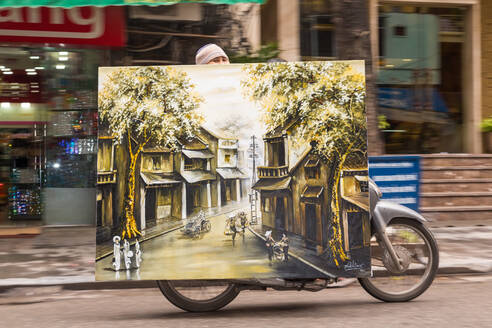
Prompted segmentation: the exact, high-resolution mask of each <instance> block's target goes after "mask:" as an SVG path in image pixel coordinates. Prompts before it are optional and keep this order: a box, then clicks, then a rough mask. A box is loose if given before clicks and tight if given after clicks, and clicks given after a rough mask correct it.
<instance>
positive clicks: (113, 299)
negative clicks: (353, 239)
mask: <svg viewBox="0 0 492 328" xmlns="http://www.w3.org/2000/svg"><path fill="white" fill-rule="evenodd" d="M25 2H26V4H27V3H29V4H33V5H36V1H35V0H30V1H25ZM59 2H60V3H62V2H63V1H59ZM65 2H66V3H69V2H71V1H65ZM103 2H104V1H101V3H103ZM206 2H207V1H205V2H201V3H187V4H174V5H161V6H152V7H151V6H102V7H77V8H72V9H56V8H47V7H43V8H36V7H16V8H12V7H8V5H9V4H10V5H11V4H12V3H13V2H11V1H0V69H1V72H0V206H1V208H0V317H1V318H2V321H1V322H2V325H3V324H4V322H5V323H6V324H5V326H6V327H24V326H31V325H33V324H36V325H37V326H40V327H58V326H59V327H67V326H71V327H82V326H101V327H103V326H110V325H111V326H114V324H115V323H119V322H121V323H122V324H127V323H137V322H138V323H139V324H140V323H141V321H142V322H145V324H146V325H148V326H149V327H152V326H154V325H155V326H157V325H160V323H161V321H160V319H168V320H172V322H173V326H181V325H187V326H188V323H189V322H192V323H193V324H196V325H200V326H206V325H208V326H226V325H227V326H231V325H233V326H238V327H240V326H242V325H244V326H245V325H248V326H249V325H251V322H250V320H249V319H250V314H251V313H252V312H254V313H256V314H259V315H256V318H255V319H257V320H260V321H261V324H262V325H263V324H264V325H282V326H284V327H290V326H294V325H295V326H298V325H299V324H303V325H305V324H306V323H305V320H306V318H308V319H309V320H311V321H309V322H310V323H312V326H320V325H321V324H323V325H327V323H329V324H330V325H331V326H334V327H337V326H342V325H343V326H347V325H355V324H360V325H362V324H363V325H365V326H369V327H371V326H380V325H382V324H383V323H388V322H391V324H390V325H394V324H395V323H396V324H400V323H405V324H406V325H407V326H422V325H424V324H425V325H432V326H436V327H437V326H444V325H446V326H448V327H449V326H454V327H461V326H466V325H472V324H473V323H475V324H474V325H475V326H483V327H485V326H491V325H492V322H490V320H491V319H490V316H489V315H487V314H486V311H484V309H487V308H490V306H491V304H490V300H491V299H492V295H491V294H492V280H491V274H492V119H491V118H490V117H492V101H491V100H492V65H491V64H490V63H491V62H492V47H491V46H492V1H488V0H456V1H449V0H429V1H427V0H422V1H411V0H391V1H384V0H351V1H349V0H345V1H330V0H265V1H263V2H262V1H242V2H241V3H236V4H211V3H206ZM223 2H224V3H225V2H227V1H223ZM230 2H231V3H232V2H237V1H230ZM260 2H262V3H260ZM3 3H6V5H3ZM39 3H42V1H39ZM108 3H109V2H108ZM5 6H7V7H5ZM17 6H18V5H17ZM93 31H99V32H98V33H93ZM41 32H43V33H41ZM207 43H216V44H218V45H220V46H221V47H223V48H224V50H225V51H226V53H227V54H228V55H229V58H230V61H231V62H232V63H247V62H266V61H268V60H271V59H284V60H287V61H310V60H337V59H340V60H350V59H364V60H365V61H366V84H367V97H366V104H367V115H368V134H369V154H370V175H371V177H372V178H373V179H374V180H375V181H376V183H377V184H378V185H380V187H381V189H382V191H383V198H386V199H391V200H393V201H395V202H398V203H400V204H403V205H405V206H408V207H410V208H413V209H415V210H417V211H419V212H420V213H421V214H422V215H424V216H425V217H426V218H428V219H429V220H430V221H431V222H429V224H428V226H429V227H431V230H432V231H433V233H434V234H435V237H436V238H437V240H438V243H439V247H440V256H441V263H440V269H439V278H438V279H437V281H436V283H435V286H433V287H431V289H430V290H429V291H428V292H426V293H425V294H424V295H423V296H422V297H421V298H419V299H417V300H415V301H414V302H411V303H409V304H380V303H377V302H376V301H374V300H373V299H371V298H370V296H368V295H367V294H365V293H364V292H363V291H362V289H361V288H359V287H357V285H356V284H354V285H350V286H349V287H346V288H344V289H335V290H328V291H326V292H325V291H324V292H321V293H318V294H310V293H307V292H303V293H301V294H297V293H295V292H288V293H280V292H279V293H268V294H266V293H263V294H258V293H259V292H246V293H243V294H241V295H240V297H239V299H238V300H237V301H235V302H233V303H232V305H230V306H229V307H228V308H226V309H225V310H224V311H223V312H219V313H217V314H212V315H206V316H189V315H188V314H184V313H182V312H180V311H179V310H177V309H174V308H172V307H171V305H170V304H168V303H167V302H166V301H165V300H164V298H163V297H162V296H161V295H160V294H159V292H158V290H157V289H156V288H155V285H154V283H153V282H152V281H150V282H140V283H139V282H131V283H118V282H112V283H103V284H98V283H95V282H94V266H95V254H96V251H95V241H96V238H98V239H100V240H102V239H105V238H106V239H107V236H112V235H113V234H115V233H118V230H119V228H120V224H121V222H120V218H119V217H116V215H114V213H113V212H112V211H108V210H107V209H108V208H114V206H109V204H108V203H107V202H108V201H109V202H113V201H114V200H113V199H112V197H111V195H112V190H113V188H115V184H114V176H115V174H116V172H115V171H114V169H113V165H112V163H113V161H102V160H100V161H98V157H99V158H103V157H108V156H109V157H110V158H112V156H114V153H112V152H111V151H112V149H113V147H114V146H113V145H112V144H108V145H107V147H100V148H99V152H100V153H99V154H98V147H97V144H98V136H97V88H98V67H100V66H129V65H191V64H194V62H195V58H194V56H195V53H196V51H197V50H198V49H199V48H200V47H201V46H203V45H205V44H207ZM105 142H106V141H105ZM96 185H100V186H104V189H103V192H96V188H95V187H96ZM166 220H167V219H164V220H156V219H155V218H150V219H149V220H148V221H147V222H145V224H144V226H145V227H146V230H145V231H143V232H144V233H146V234H147V235H152V234H162V236H161V237H157V238H156V239H154V240H155V241H158V240H160V239H158V238H161V239H163V240H165V239H166V238H169V236H170V235H169V236H167V235H166V234H163V232H165V231H167V230H166V229H168V227H169V222H167V221H166ZM172 220H173V218H171V217H170V218H168V221H172ZM96 226H97V227H99V229H98V231H103V232H104V234H101V235H98V236H96V228H95V227H96ZM139 226H141V223H139ZM170 233H172V232H170ZM213 233H215V232H213ZM217 233H218V232H217ZM241 242H242V241H241V240H240V241H239V243H241ZM130 287H134V288H137V287H140V289H128V288H130ZM145 287H149V288H145ZM150 287H152V289H151V288H150ZM101 289H104V290H101ZM328 293H330V294H328ZM299 295H301V296H299ZM66 300H70V302H65V301H66ZM12 310H14V311H12ZM32 313H39V316H36V317H34V316H29V314H32ZM354 313H357V314H358V315H357V316H354V315H353V314H354ZM246 314H248V315H246ZM259 316H261V318H258V317H259ZM189 318H191V321H187V320H188V319H189ZM278 318H281V319H278ZM55 319H56V320H55ZM4 320H5V321H4ZM388 320H391V321H388ZM487 320H488V321H487ZM368 322H369V323H368ZM450 322H451V324H450Z"/></svg>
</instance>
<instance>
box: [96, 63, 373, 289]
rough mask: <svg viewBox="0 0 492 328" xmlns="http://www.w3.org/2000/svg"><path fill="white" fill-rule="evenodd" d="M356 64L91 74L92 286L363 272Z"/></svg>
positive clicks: (366, 253)
mask: <svg viewBox="0 0 492 328" xmlns="http://www.w3.org/2000/svg"><path fill="white" fill-rule="evenodd" d="M364 96H365V77H364V62H362V61H334V62H303V63H300V62H299V63H297V62H293V63H288V62H278V63H259V64H230V65H196V66H145V67H103V68H100V69H99V127H98V131H99V136H98V159H97V235H96V242H97V250H96V279H97V280H105V281H109V280H161V279H162V280H190V279H250V278H256V279H259V278H277V277H278V278H289V279H296V278H309V279H311V278H328V277H366V276H369V275H370V237H371V236H370V223H369V215H368V210H369V196H368V167H367V128H366V114H365V113H366V112H365V103H364Z"/></svg>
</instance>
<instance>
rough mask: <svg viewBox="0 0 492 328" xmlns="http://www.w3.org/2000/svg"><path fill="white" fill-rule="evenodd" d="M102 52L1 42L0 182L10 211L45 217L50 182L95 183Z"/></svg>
mask: <svg viewBox="0 0 492 328" xmlns="http://www.w3.org/2000/svg"><path fill="white" fill-rule="evenodd" d="M102 60H103V51H102V50H97V49H66V48H51V47H12V46H11V47H7V46H4V47H0V68H1V74H2V76H1V82H0V83H1V85H0V103H1V105H0V107H1V110H0V139H1V140H0V143H1V149H2V151H1V167H0V173H1V181H0V184H2V183H3V184H5V185H7V186H8V214H9V215H8V217H9V218H10V219H27V218H39V219H40V218H41V217H42V214H43V207H44V204H43V201H42V193H43V190H44V188H46V187H66V188H78V187H83V188H93V187H95V182H96V181H95V179H96V155H97V147H96V144H97V139H96V136H97V97H96V95H97V67H98V66H100V65H101V64H102Z"/></svg>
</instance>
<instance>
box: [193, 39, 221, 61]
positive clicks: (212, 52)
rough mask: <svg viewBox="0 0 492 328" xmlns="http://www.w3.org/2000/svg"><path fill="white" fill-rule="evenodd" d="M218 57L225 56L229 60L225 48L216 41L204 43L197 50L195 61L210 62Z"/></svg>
mask: <svg viewBox="0 0 492 328" xmlns="http://www.w3.org/2000/svg"><path fill="white" fill-rule="evenodd" d="M217 57H225V58H227V59H228V60H229V57H227V55H226V53H225V52H224V50H222V48H221V47H219V46H218V45H216V44H214V43H209V44H207V45H204V46H203V47H201V48H200V49H198V51H197V52H196V56H195V63H196V64H197V65H202V64H208V63H209V62H210V61H211V60H213V59H215V58H217Z"/></svg>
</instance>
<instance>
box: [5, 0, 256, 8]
mask: <svg viewBox="0 0 492 328" xmlns="http://www.w3.org/2000/svg"><path fill="white" fill-rule="evenodd" d="M186 2H201V3H213V4H230V5H232V4H235V3H241V2H254V3H264V2H265V0H195V1H193V0H181V1H176V0H174V1H166V0H22V1H19V0H3V1H0V7H63V8H71V7H82V6H101V7H104V6H122V5H123V6H136V5H147V6H161V5H174V4H177V3H186Z"/></svg>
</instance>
